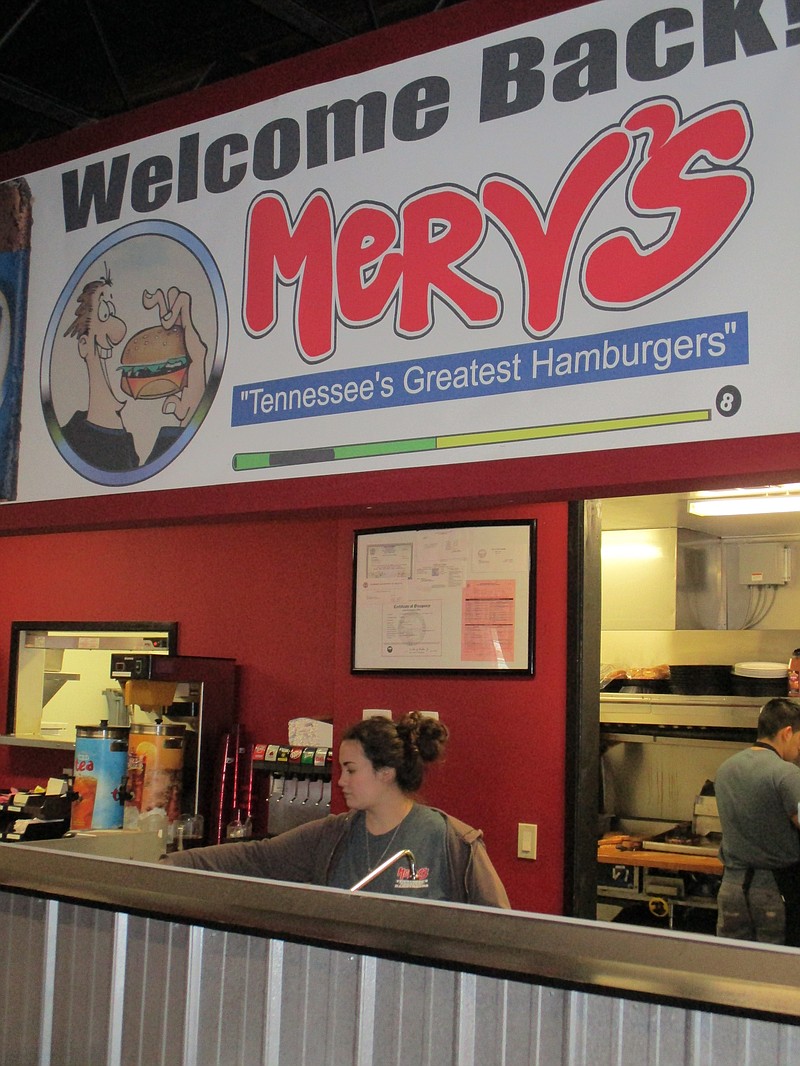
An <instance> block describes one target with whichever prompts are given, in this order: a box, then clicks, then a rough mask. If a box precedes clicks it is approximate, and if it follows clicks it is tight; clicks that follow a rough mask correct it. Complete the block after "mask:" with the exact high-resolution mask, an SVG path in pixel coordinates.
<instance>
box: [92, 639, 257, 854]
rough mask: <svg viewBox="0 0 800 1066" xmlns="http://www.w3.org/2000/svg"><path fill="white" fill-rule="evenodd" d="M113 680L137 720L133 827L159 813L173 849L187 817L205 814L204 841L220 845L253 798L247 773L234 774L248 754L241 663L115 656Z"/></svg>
mask: <svg viewBox="0 0 800 1066" xmlns="http://www.w3.org/2000/svg"><path fill="white" fill-rule="evenodd" d="M111 677H112V678H114V679H115V680H116V681H117V682H118V683H119V684H120V685H121V686H122V689H123V692H124V701H125V704H126V706H127V707H128V711H129V715H130V742H129V751H128V782H127V784H126V798H125V806H126V811H125V813H126V818H125V825H126V827H130V828H134V827H137V826H138V825H139V823H141V822H142V821H143V820H144V821H145V822H146V820H147V816H148V815H149V814H150V813H151V812H152V811H157V812H158V813H159V816H161V817H163V818H165V820H166V822H167V841H168V842H169V843H170V844H171V843H172V842H173V840H174V837H175V831H176V825H177V823H178V821H179V819H180V818H181V816H182V815H198V814H199V815H201V816H202V819H203V825H204V827H205V837H204V839H203V841H202V842H203V843H207V844H217V843H221V841H222V840H223V839H224V832H225V826H226V825H227V824H228V822H229V821H230V820H231V818H232V817H233V812H234V808H235V807H236V806H237V804H239V802H240V800H242V798H243V797H244V799H245V800H246V798H247V790H246V788H245V786H244V783H243V782H244V779H245V778H246V770H245V769H242V772H241V774H239V775H235V774H234V773H233V768H234V767H235V768H236V769H237V770H238V769H239V768H240V767H243V766H244V756H246V747H245V752H244V756H243V755H241V754H240V750H239V749H240V747H241V746H242V745H241V744H239V739H240V731H239V729H238V727H237V725H236V716H237V715H236V680H237V666H236V660H235V659H227V658H215V657H203V656H191V655H145V654H142V655H139V654H135V655H128V654H119V655H114V654H112V656H111ZM234 735H235V736H236V738H237V741H236V743H235V744H234V743H232V741H231V738H232V737H233V736H234ZM235 777H236V780H234V778H235ZM234 785H236V788H237V793H236V794H234V792H233V786H234Z"/></svg>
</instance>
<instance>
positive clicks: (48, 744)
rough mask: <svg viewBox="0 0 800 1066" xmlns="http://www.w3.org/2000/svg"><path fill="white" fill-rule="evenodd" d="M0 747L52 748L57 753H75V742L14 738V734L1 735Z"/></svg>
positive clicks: (30, 737)
mask: <svg viewBox="0 0 800 1066" xmlns="http://www.w3.org/2000/svg"><path fill="white" fill-rule="evenodd" d="M0 747H8V748H52V749H55V750H56V751H74V750H75V741H74V740H58V739H57V738H56V737H34V736H28V737H26V736H14V735H13V734H12V733H5V734H0Z"/></svg>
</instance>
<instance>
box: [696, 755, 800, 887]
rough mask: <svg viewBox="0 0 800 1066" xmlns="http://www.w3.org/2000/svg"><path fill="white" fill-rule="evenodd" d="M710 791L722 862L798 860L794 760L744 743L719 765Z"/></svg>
mask: <svg viewBox="0 0 800 1066" xmlns="http://www.w3.org/2000/svg"><path fill="white" fill-rule="evenodd" d="M714 791H715V792H716V796H717V806H718V808H719V817H720V823H721V825H722V847H721V848H720V856H721V858H722V861H723V862H724V863H725V865H726V866H729V867H748V866H752V867H754V868H756V869H767V870H774V869H777V868H779V867H781V866H790V865H791V864H792V863H795V862H798V861H799V860H800V833H798V831H797V829H796V828H795V826H794V825H793V824H792V822H791V821H790V818H791V816H792V815H793V814H794V815H796V814H797V805H798V803H800V768H798V767H797V766H795V765H794V763H789V762H786V761H785V760H784V759H782V758H781V757H780V755H778V753H777V752H772V751H768V750H767V749H765V748H746V749H745V750H744V751H739V752H737V753H736V755H732V756H731V758H730V759H727V760H726V761H725V762H724V763H723V764H722V766H720V768H719V770H717V775H716V779H715V781H714Z"/></svg>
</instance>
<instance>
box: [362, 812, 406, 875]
mask: <svg viewBox="0 0 800 1066" xmlns="http://www.w3.org/2000/svg"><path fill="white" fill-rule="evenodd" d="M404 821H405V819H401V820H400V821H399V822H398V823H397V825H396V826H395V827H394V832H393V833H392V835H391V836H390V837H389V842H388V844H387V845H386V847H385V848H384V849H383V851H382V852H381V854H380V855H379V856H378V858H377V861H376V862H375V866H380V864H381V863H382V862H383V860H384V859H385V858H386V855H387V854H388V851H389V848H390V847H391V846H392V844H394V838H395V837H396V836H397V830H398V829H399V828H400V826H401V825H402V824H403V822H404ZM369 838H370V832H369V830H368V829H367V819H366V816H365V817H364V843H365V844H366V848H367V873H369V872H370V871H371V870H373V869H374V867H373V865H372V859H371V857H370V853H369Z"/></svg>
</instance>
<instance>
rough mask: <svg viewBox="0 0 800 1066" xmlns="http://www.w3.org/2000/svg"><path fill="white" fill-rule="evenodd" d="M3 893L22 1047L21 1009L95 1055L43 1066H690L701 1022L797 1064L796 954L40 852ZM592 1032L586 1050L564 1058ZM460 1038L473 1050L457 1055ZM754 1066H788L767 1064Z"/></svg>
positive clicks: (9, 868)
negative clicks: (636, 1057)
mask: <svg viewBox="0 0 800 1066" xmlns="http://www.w3.org/2000/svg"><path fill="white" fill-rule="evenodd" d="M0 884H2V886H3V891H2V892H0V913H2V919H1V920H2V928H3V932H4V935H3V937H0V944H1V945H2V946H0V956H3V957H2V958H0V973H2V974H3V977H2V980H3V981H4V982H6V986H7V987H5V988H3V989H1V990H0V1002H3V1003H4V1004H5V1005H6V1006H5V1010H6V1012H7V1017H5V1018H4V1019H3V1022H4V1025H5V1031H6V1033H13V1034H15V1035H13V1036H11V1037H9V1038H8V1039H11V1040H12V1041H13V1039H16V1038H17V1035H16V1034H17V1033H18V1034H19V1039H20V1040H23V1039H25V1038H26V1037H27V1038H29V1037H30V1035H31V1034H30V1033H27V1034H26V1033H25V1032H24V1026H23V1027H21V1026H20V1023H19V1018H20V1014H19V1011H17V1012H16V1013H14V1005H15V1003H21V1002H22V1001H24V1002H25V1017H27V1018H28V1019H29V1025H30V1026H32V1027H33V1028H34V1029H35V1030H36V1032H37V1034H38V1036H37V1039H38V1041H39V1042H40V1043H41V1042H42V1041H45V1043H47V1042H49V1045H51V1046H52V1047H54V1048H55V1047H56V1046H59V1047H61V1048H66V1047H69V1046H70V1041H71V1040H72V1041H73V1042H74V1041H77V1040H78V1039H79V1037H78V1036H77V1035H76V1032H77V1029H78V1028H79V1027H80V1032H81V1033H82V1034H83V1036H82V1037H81V1038H80V1039H83V1044H84V1045H86V1043H87V1040H88V1041H89V1043H91V1044H92V1046H93V1047H95V1051H92V1049H91V1048H90V1047H87V1046H83V1048H82V1051H81V1054H83V1056H84V1057H83V1058H80V1057H79V1056H78V1054H77V1052H76V1053H75V1056H74V1057H73V1058H70V1057H66V1058H65V1057H63V1055H62V1057H61V1058H59V1057H57V1056H56V1057H54V1058H52V1060H51V1059H49V1058H47V1057H46V1056H45V1057H40V1058H38V1059H36V1060H35V1061H37V1062H38V1063H47V1062H50V1061H52V1062H53V1063H58V1064H59V1066H63V1064H65V1063H68V1062H70V1061H75V1062H80V1063H81V1066H91V1064H93V1063H94V1062H97V1063H102V1064H106V1063H109V1064H112V1063H113V1064H117V1063H119V1064H125V1063H128V1062H132V1063H133V1062H138V1061H140V1060H139V1059H137V1058H136V1056H135V1055H134V1053H133V1051H132V1049H131V1047H132V1042H134V1043H137V1044H142V1042H143V1041H147V1044H148V1046H150V1045H151V1044H152V1046H154V1047H161V1048H162V1049H163V1054H162V1057H160V1058H158V1057H156V1058H153V1059H149V1060H148V1061H152V1062H154V1063H155V1062H161V1061H163V1062H184V1063H188V1064H193V1063H198V1064H199V1063H206V1062H212V1063H223V1062H239V1061H259V1062H261V1061H264V1062H273V1061H275V1062H277V1061H279V1058H278V1057H277V1056H278V1055H280V1061H287V1062H288V1061H292V1062H293V1063H295V1064H296V1066H311V1064H312V1063H317V1062H319V1063H323V1062H332V1061H335V1062H336V1063H337V1064H339V1066H346V1064H349V1063H351V1062H352V1063H353V1064H356V1063H362V1062H363V1063H366V1062H372V1061H375V1062H377V1061H380V1062H381V1063H382V1064H384V1063H385V1064H390V1063H395V1062H397V1063H398V1064H399V1063H400V1062H402V1061H426V1062H431V1063H436V1062H442V1063H443V1064H444V1063H448V1064H449V1063H452V1062H453V1061H458V1062H464V1063H468V1062H482V1063H485V1064H487V1066H488V1064H491V1063H494V1062H500V1061H502V1062H503V1063H508V1064H509V1066H510V1064H511V1063H513V1062H516V1061H519V1062H523V1061H524V1062H528V1061H529V1059H528V1058H523V1057H520V1058H515V1057H514V1055H511V1054H509V1055H508V1056H507V1057H506V1058H503V1059H502V1060H501V1059H500V1058H498V1057H497V1056H498V1052H497V1049H498V1048H500V1047H510V1046H511V1045H512V1044H513V1043H514V1041H518V1040H519V1039H520V1033H524V1034H527V1037H526V1038H525V1039H526V1040H527V1041H530V1040H532V1039H536V1040H537V1041H539V1042H540V1044H541V1045H542V1058H541V1059H539V1061H565V1062H566V1061H569V1062H570V1063H573V1062H584V1061H585V1062H587V1063H588V1062H590V1061H597V1059H596V1057H595V1056H594V1053H592V1052H591V1047H590V1046H589V1044H593V1043H594V1042H596V1041H601V1042H602V1041H610V1040H612V1039H613V1040H614V1041H616V1042H617V1044H618V1045H619V1046H620V1047H622V1046H623V1045H624V1044H625V1042H626V1041H627V1040H631V1041H633V1042H634V1043H635V1044H636V1046H638V1047H640V1048H641V1049H642V1057H640V1060H641V1061H652V1055H653V1054H655V1053H656V1051H658V1054H661V1055H664V1056H666V1057H665V1058H664V1061H670V1062H671V1063H673V1064H675V1066H678V1064H680V1063H684V1062H686V1063H688V1062H689V1061H690V1060H689V1059H688V1058H686V1057H684V1056H686V1055H688V1053H689V1052H688V1049H689V1048H690V1046H691V1044H692V1041H691V1040H690V1039H689V1038H688V1036H687V1032H688V1029H689V1028H691V1027H692V1026H697V1025H702V1024H703V1022H702V1019H704V1018H710V1017H711V1016H714V1017H715V1021H714V1024H713V1026H712V1027H711V1028H710V1029H708V1034H709V1035H708V1038H707V1039H708V1041H710V1043H708V1050H709V1056H710V1057H708V1058H707V1059H706V1061H712V1060H714V1061H717V1058H716V1056H715V1054H714V1046H713V1044H714V1040H716V1039H719V1040H720V1041H723V1040H724V1041H725V1043H724V1045H723V1044H722V1043H721V1044H720V1049H719V1050H720V1053H721V1052H722V1049H723V1046H724V1051H725V1054H724V1055H723V1058H720V1059H719V1061H723V1059H726V1060H727V1061H734V1059H732V1058H730V1057H729V1056H730V1054H731V1048H732V1047H736V1046H738V1044H737V1041H739V1040H745V1039H747V1040H748V1041H749V1043H748V1044H747V1047H748V1048H751V1049H752V1046H753V1042H754V1041H755V1043H756V1044H758V1042H759V1041H760V1040H762V1039H763V1040H765V1041H767V1043H765V1044H764V1048H768V1047H772V1046H775V1047H777V1046H778V1044H779V1043H781V1044H782V1046H790V1047H792V1048H794V1049H795V1050H797V1051H798V1052H800V1027H798V1028H795V1026H796V1025H797V1023H798V1020H800V954H799V953H798V952H796V951H794V950H791V949H785V948H777V949H776V948H766V947H763V946H761V945H755V944H744V943H739V942H736V941H721V940H720V941H717V940H715V939H714V938H710V937H703V936H687V935H685V934H681V933H675V932H669V931H664V932H662V931H653V930H649V929H637V928H634V927H626V926H618V925H609V924H606V923H599V922H590V921H583V920H577V919H568V918H558V917H550V916H544V915H535V914H525V913H521V912H516V911H496V910H492V909H487V908H478V907H469V906H451V905H445V904H437V903H420V902H416V901H412V900H405V899H398V898H395V897H390V896H378V895H371V894H350V893H344V892H340V891H337V890H334V889H324V888H312V887H308V886H298V885H289V884H286V883H282V882H266V881H256V880H251V879H247V878H238V877H228V876H223V875H219V874H208V873H197V872H194V871H188V870H183V869H179V868H169V867H164V866H161V865H158V864H152V863H143V862H133V861H127V862H124V861H119V860H114V859H108V858H98V857H89V856H85V855H77V854H70V853H63V852H56V851H55V850H54V849H48V848H47V847H46V846H45V844H44V843H43V844H42V845H41V846H25V847H20V846H19V845H14V844H0ZM78 975H79V977H80V980H78V979H77V977H78ZM87 1004H91V1024H90V1025H88V1023H87V1020H86V1018H85V1011H86V1008H87ZM665 1006H666V1007H667V1008H668V1009H667V1010H666V1012H665V1010H664V1008H665ZM623 1011H624V1019H625V1026H624V1027H623V1026H622V1025H621V1019H622V1017H623ZM12 1015H13V1016H14V1017H16V1018H17V1021H16V1022H15V1023H14V1022H12ZM579 1018H580V1019H582V1020H581V1021H580V1025H581V1026H583V1027H584V1029H583V1032H584V1039H586V1040H589V1044H587V1046H586V1049H585V1051H586V1056H585V1058H584V1057H581V1056H577V1057H575V1056H573V1057H569V1058H567V1057H564V1055H565V1048H566V1045H567V1044H573V1043H574V1041H575V1039H576V1037H575V1034H574V1032H573V1026H574V1025H575V1024H578V1019H579ZM666 1019H670V1023H669V1026H667V1025H666ZM79 1020H80V1022H79ZM14 1025H16V1029H14V1028H13V1026H14ZM87 1026H88V1027H87ZM520 1027H521V1028H520ZM687 1027H688V1028H687ZM298 1033H300V1034H306V1035H305V1037H304V1039H303V1040H300V1038H299V1037H298ZM536 1033H538V1036H536V1035H535V1034H536ZM587 1033H591V1038H589V1037H588V1036H587V1035H586V1034H587ZM404 1034H405V1035H404ZM426 1034H427V1035H426ZM420 1040H426V1041H428V1043H429V1045H430V1046H429V1047H428V1048H427V1051H426V1052H425V1054H427V1056H428V1057H427V1058H424V1057H421V1048H420V1047H419V1041H420ZM440 1040H444V1043H445V1044H446V1045H447V1047H448V1051H447V1053H446V1054H445V1053H444V1052H442V1053H441V1055H440V1053H439V1052H437V1051H436V1046H437V1044H438V1041H440ZM732 1040H733V1044H731V1041H732ZM231 1041H233V1043H234V1044H236V1047H237V1049H238V1050H237V1051H236V1054H235V1055H234V1054H232V1049H231V1047H230V1046H229V1045H230V1042H231ZM298 1041H299V1042H298ZM304 1041H305V1042H304ZM453 1041H456V1042H457V1043H458V1044H459V1046H461V1045H462V1044H463V1045H464V1047H466V1046H467V1045H469V1047H470V1048H471V1052H470V1054H471V1056H472V1057H469V1056H466V1055H465V1056H464V1057H463V1058H457V1059H456V1058H454V1057H453V1047H454V1044H453ZM642 1041H644V1045H643V1044H642ZM153 1042H155V1043H153ZM565 1042H566V1043H565ZM648 1042H649V1045H650V1052H649V1055H648V1052H647V1050H646V1047H645V1045H647V1044H648ZM787 1042H788V1043H787ZM673 1044H674V1047H673ZM741 1046H742V1049H744V1047H745V1045H744V1044H742V1045H741ZM209 1048H212V1049H213V1048H217V1051H216V1052H213V1053H212V1052H210V1051H209ZM269 1048H272V1053H273V1054H274V1056H276V1057H274V1058H270V1057H269V1054H268V1052H269ZM98 1049H99V1050H98ZM315 1049H316V1050H315ZM378 1049H381V1050H380V1051H379V1050H378ZM90 1052H91V1053H90ZM384 1052H385V1054H384ZM743 1053H744V1052H743ZM54 1055H55V1052H54ZM103 1056H105V1057H103ZM237 1056H238V1057H237ZM248 1056H252V1057H248ZM257 1056H260V1057H257ZM284 1056H286V1057H285V1058H284ZM369 1056H373V1057H371V1058H370V1057H369ZM798 1058H800V1055H798V1056H795V1058H794V1061H798ZM789 1059H790V1060H791V1059H792V1056H791V1055H790V1056H789ZM7 1061H18V1062H20V1063H23V1062H25V1061H28V1060H27V1059H26V1058H25V1056H24V1055H22V1056H21V1057H18V1058H17V1059H14V1058H13V1057H12V1058H9V1059H8V1060H7ZM31 1061H33V1060H31ZM619 1061H629V1060H628V1059H626V1058H621V1059H620V1060H619ZM631 1061H632V1060H631ZM758 1061H759V1062H760V1063H762V1064H767V1063H769V1062H771V1061H773V1060H772V1059H771V1058H770V1056H769V1054H768V1052H766V1051H765V1054H764V1056H763V1057H761V1058H758ZM774 1061H776V1062H777V1061H778V1060H777V1059H775V1060H774Z"/></svg>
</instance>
